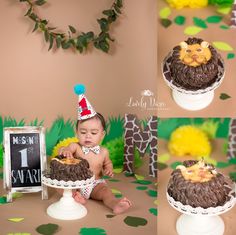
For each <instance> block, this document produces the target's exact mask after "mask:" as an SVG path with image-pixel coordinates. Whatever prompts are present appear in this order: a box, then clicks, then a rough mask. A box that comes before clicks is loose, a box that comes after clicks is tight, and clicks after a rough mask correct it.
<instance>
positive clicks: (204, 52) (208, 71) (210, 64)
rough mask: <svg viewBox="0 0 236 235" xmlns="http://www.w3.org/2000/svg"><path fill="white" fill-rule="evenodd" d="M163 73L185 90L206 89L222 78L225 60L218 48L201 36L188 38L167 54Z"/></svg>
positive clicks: (167, 78) (168, 79)
mask: <svg viewBox="0 0 236 235" xmlns="http://www.w3.org/2000/svg"><path fill="white" fill-rule="evenodd" d="M163 73H164V75H165V78H166V80H167V81H168V82H171V83H172V84H173V85H175V86H177V87H180V88H182V89H184V90H191V91H196V90H199V89H205V88H207V87H209V86H211V85H213V84H214V83H215V82H217V81H218V80H221V78H222V77H223V73H224V65H223V60H222V58H221V56H220V54H219V53H218V52H217V51H216V49H215V48H214V47H213V46H212V45H210V44H209V43H208V42H206V41H204V40H203V39H200V38H195V37H193V38H188V39H187V40H186V41H183V42H181V43H180V44H179V45H178V46H175V47H174V48H173V50H172V52H171V53H170V54H169V56H167V59H166V61H165V63H164V68H163Z"/></svg>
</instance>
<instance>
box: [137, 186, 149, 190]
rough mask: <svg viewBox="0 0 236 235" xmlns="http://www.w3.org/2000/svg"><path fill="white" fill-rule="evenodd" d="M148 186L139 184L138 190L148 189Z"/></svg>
mask: <svg viewBox="0 0 236 235" xmlns="http://www.w3.org/2000/svg"><path fill="white" fill-rule="evenodd" d="M147 188H148V187H147V186H137V187H136V189H137V190H146V189H147Z"/></svg>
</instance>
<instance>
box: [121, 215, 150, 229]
mask: <svg viewBox="0 0 236 235" xmlns="http://www.w3.org/2000/svg"><path fill="white" fill-rule="evenodd" d="M124 222H125V223H126V224H127V225H129V226H131V227H138V226H145V225H146V224H147V220H146V219H144V218H141V217H133V216H127V217H126V218H125V219H124Z"/></svg>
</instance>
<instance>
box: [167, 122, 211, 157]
mask: <svg viewBox="0 0 236 235" xmlns="http://www.w3.org/2000/svg"><path fill="white" fill-rule="evenodd" d="M168 148H169V151H170V153H171V154H172V155H175V156H178V157H181V156H187V155H189V156H192V157H196V158H198V157H206V158H209V155H210V153H211V145H210V142H209V140H208V137H207V135H206V134H205V132H204V131H202V130H201V129H199V128H197V127H195V126H191V125H186V126H181V127H179V128H177V129H176V130H175V131H173V132H172V134H171V137H170V141H169V143H168Z"/></svg>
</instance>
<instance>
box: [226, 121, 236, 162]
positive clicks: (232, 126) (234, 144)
mask: <svg viewBox="0 0 236 235" xmlns="http://www.w3.org/2000/svg"><path fill="white" fill-rule="evenodd" d="M227 157H228V159H231V158H235V157H236V118H231V120H230V123H229V134H228V150H227Z"/></svg>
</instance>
